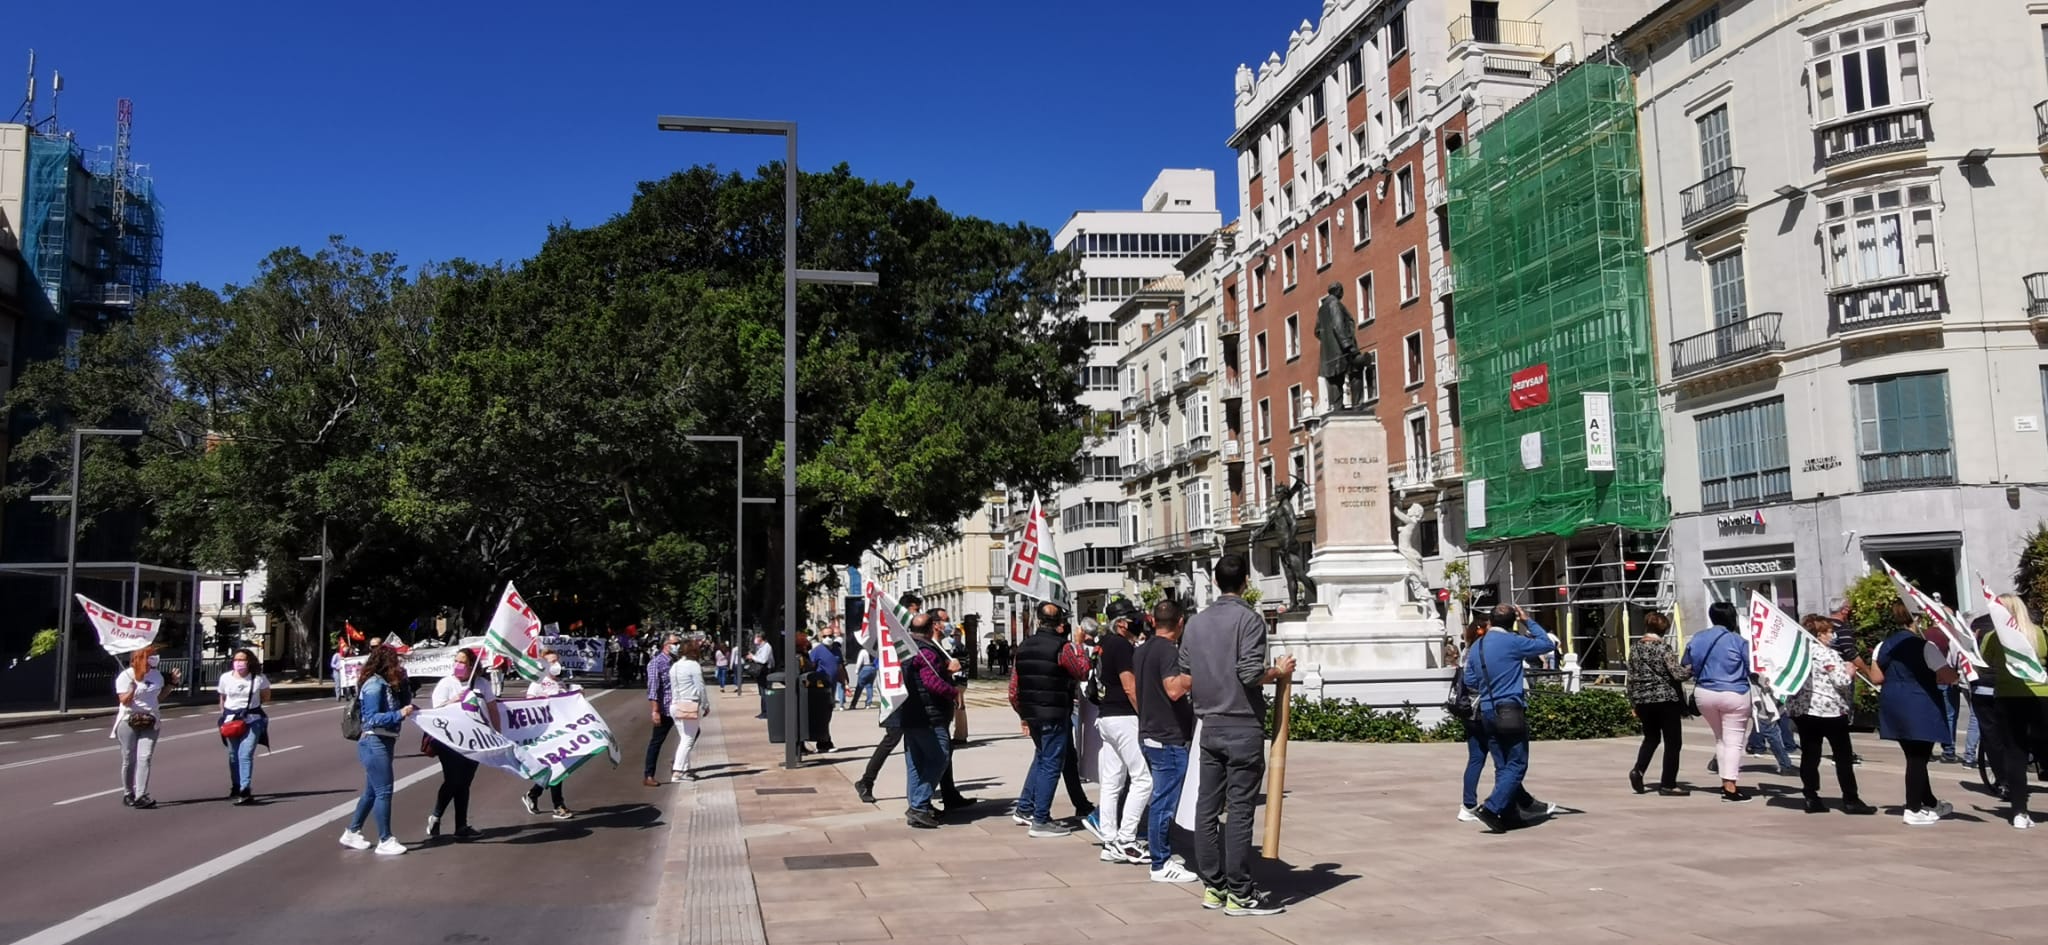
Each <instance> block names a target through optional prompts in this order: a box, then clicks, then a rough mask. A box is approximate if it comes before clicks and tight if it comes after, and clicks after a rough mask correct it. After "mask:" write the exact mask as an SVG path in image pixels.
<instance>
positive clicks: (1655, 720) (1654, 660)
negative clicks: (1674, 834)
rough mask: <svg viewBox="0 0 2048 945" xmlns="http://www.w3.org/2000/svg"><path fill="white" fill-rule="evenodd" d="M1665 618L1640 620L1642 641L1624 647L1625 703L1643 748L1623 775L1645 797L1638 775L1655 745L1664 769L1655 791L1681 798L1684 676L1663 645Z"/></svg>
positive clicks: (1668, 626)
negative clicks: (1638, 726) (1640, 729)
mask: <svg viewBox="0 0 2048 945" xmlns="http://www.w3.org/2000/svg"><path fill="white" fill-rule="evenodd" d="M1670 629H1671V618H1669V617H1666V616H1664V615H1663V614H1660V613H1650V614H1647V615H1645V616H1644V617H1643V630H1644V633H1643V638H1642V639H1641V640H1638V641H1636V645H1635V646H1633V647H1631V648H1630V649H1629V654H1628V701H1629V705H1630V706H1631V707H1633V708H1634V709H1635V711H1636V719H1637V720H1639V721H1641V722H1642V723H1643V744H1642V747H1640V748H1638V749H1636V766H1635V767H1633V768H1630V769H1629V771H1628V786H1629V787H1630V788H1632V789H1634V790H1635V792H1636V793H1637V794H1647V793H1649V790H1650V788H1649V785H1647V784H1645V783H1644V780H1643V779H1644V776H1645V775H1646V774H1647V772H1648V771H1649V770H1650V760H1651V759H1653V758H1655V757H1657V746H1658V745H1659V744H1662V745H1663V746H1664V769H1663V772H1662V774H1661V776H1660V777H1659V778H1658V779H1657V793H1658V794H1659V795H1661V796H1664V797H1684V796H1686V795H1687V794H1691V793H1692V792H1691V791H1688V790H1686V789H1685V788H1682V787H1679V786H1678V752H1679V746H1680V743H1681V740H1682V737H1683V736H1682V732H1683V731H1684V727H1685V726H1684V724H1683V723H1684V721H1685V687H1684V686H1683V685H1682V683H1683V682H1684V680H1685V678H1686V677H1687V676H1688V675H1690V674H1689V673H1687V672H1686V669H1685V667H1684V666H1681V665H1679V662H1678V654H1677V653H1674V652H1672V650H1671V645H1670V644H1668V643H1665V642H1664V634H1665V633H1666V632H1668V631H1669V630H1670Z"/></svg>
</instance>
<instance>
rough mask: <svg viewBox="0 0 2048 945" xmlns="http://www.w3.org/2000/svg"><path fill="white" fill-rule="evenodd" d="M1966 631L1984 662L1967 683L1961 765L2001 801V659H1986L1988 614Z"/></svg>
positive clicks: (1992, 632)
mask: <svg viewBox="0 0 2048 945" xmlns="http://www.w3.org/2000/svg"><path fill="white" fill-rule="evenodd" d="M1970 632H1971V633H1973V634H1975V635H1976V637H1977V652H1979V653H1983V654H1985V662H1984V665H1982V666H1979V667H1977V678H1976V679H1975V680H1972V681H1971V682H1970V683H1969V690H1970V727H1969V730H1968V732H1967V733H1966V734H1965V735H1964V737H1963V764H1965V765H1971V766H1974V767H1976V769H1977V771H1978V773H1979V774H1980V775H1982V776H1983V778H1984V782H1985V783H1986V784H1988V785H1990V786H1991V792H1992V793H1993V794H1996V795H1998V799H1999V800H2005V799H2006V796H2005V785H2004V783H2002V782H2001V781H2000V780H1999V777H2000V775H1999V769H1998V744H1999V728H1998V678H1999V676H2000V675H2002V674H2003V673H2004V669H2005V668H2004V667H2003V666H2000V665H1998V664H1999V663H2002V662H2004V660H2003V659H1999V660H1993V659H1991V658H1990V650H1989V647H1990V646H1991V639H1992V638H1993V637H1995V636H1997V633H1996V632H1995V630H1994V627H1993V623H1992V620H1991V615H1990V614H1978V615H1977V618H1976V619H1975V620H1972V621H1970ZM2001 653H2002V651H2001Z"/></svg>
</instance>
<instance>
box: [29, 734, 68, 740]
mask: <svg viewBox="0 0 2048 945" xmlns="http://www.w3.org/2000/svg"><path fill="white" fill-rule="evenodd" d="M63 737H64V733H63V732H58V733H57V734H55V735H37V736H34V737H32V738H30V739H29V741H32V742H39V741H42V740H44V739H46V738H63Z"/></svg>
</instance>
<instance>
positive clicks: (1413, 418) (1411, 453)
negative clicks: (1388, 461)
mask: <svg viewBox="0 0 2048 945" xmlns="http://www.w3.org/2000/svg"><path fill="white" fill-rule="evenodd" d="M1406 426H1407V429H1405V430H1403V431H1402V433H1403V434H1404V436H1405V438H1406V442H1404V443H1403V444H1402V446H1403V448H1405V449H1406V450H1407V456H1408V471H1409V477H1410V478H1412V479H1422V478H1424V477H1426V476H1428V475H1429V469H1430V463H1429V460H1430V455H1429V414H1428V413H1424V412H1420V411H1418V412H1416V413H1411V414H1409V415H1408V423H1407V425H1406Z"/></svg>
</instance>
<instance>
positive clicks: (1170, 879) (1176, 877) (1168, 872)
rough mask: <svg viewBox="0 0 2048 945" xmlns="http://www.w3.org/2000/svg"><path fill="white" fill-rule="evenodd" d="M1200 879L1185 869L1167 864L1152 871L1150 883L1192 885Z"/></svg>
mask: <svg viewBox="0 0 2048 945" xmlns="http://www.w3.org/2000/svg"><path fill="white" fill-rule="evenodd" d="M1200 878H1201V877H1199V876H1196V875H1195V874H1194V873H1191V872H1189V871H1188V870H1187V869H1186V868H1184V867H1181V866H1179V865H1176V864H1173V863H1168V864H1166V865H1165V866H1162V867H1160V868H1159V869H1156V870H1153V871H1152V881H1153V882H1155V883H1192V882H1194V881H1195V880H1198V879H1200Z"/></svg>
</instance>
